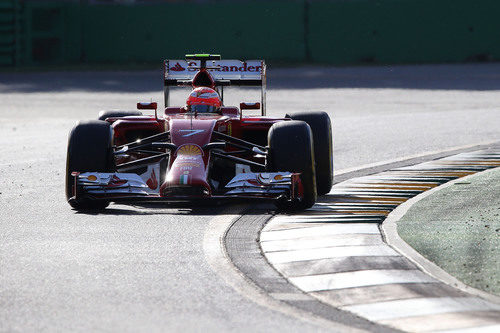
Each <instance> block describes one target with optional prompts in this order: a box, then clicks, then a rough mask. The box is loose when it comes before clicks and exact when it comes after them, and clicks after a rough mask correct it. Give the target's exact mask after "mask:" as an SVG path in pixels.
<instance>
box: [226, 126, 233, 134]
mask: <svg viewBox="0 0 500 333" xmlns="http://www.w3.org/2000/svg"><path fill="white" fill-rule="evenodd" d="M227 135H229V136H231V135H233V126H232V125H231V123H229V124H227Z"/></svg>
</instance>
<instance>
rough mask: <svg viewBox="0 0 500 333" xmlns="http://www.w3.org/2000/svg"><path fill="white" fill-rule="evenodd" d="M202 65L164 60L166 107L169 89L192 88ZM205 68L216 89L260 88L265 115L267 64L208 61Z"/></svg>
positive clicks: (199, 63)
mask: <svg viewBox="0 0 500 333" xmlns="http://www.w3.org/2000/svg"><path fill="white" fill-rule="evenodd" d="M200 66H201V61H200V60H176V59H174V60H171V59H169V60H165V62H164V96H165V107H167V106H169V92H170V87H172V86H174V87H182V86H191V84H192V80H193V78H194V76H195V75H196V73H197V72H198V71H199V68H200ZM206 69H207V71H209V72H210V75H212V78H213V79H214V81H215V86H216V87H221V88H220V90H221V97H223V94H222V89H223V87H224V86H247V87H261V106H262V107H261V113H262V115H265V114H266V64H265V62H264V61H263V60H246V61H240V60H207V61H206Z"/></svg>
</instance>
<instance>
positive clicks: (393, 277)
mask: <svg viewBox="0 0 500 333" xmlns="http://www.w3.org/2000/svg"><path fill="white" fill-rule="evenodd" d="M289 280H290V282H292V283H293V284H294V285H296V286H297V287H298V288H300V289H302V290H304V291H306V292H311V291H320V290H334V289H345V288H356V287H366V286H375V285H382V284H394V283H431V282H436V280H434V279H433V278H431V277H429V276H428V275H426V274H424V273H422V272H421V271H419V270H396V269H382V270H366V271H354V272H344V273H333V274H322V275H311V276H301V277H291V278H289Z"/></svg>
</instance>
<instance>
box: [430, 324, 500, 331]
mask: <svg viewBox="0 0 500 333" xmlns="http://www.w3.org/2000/svg"><path fill="white" fill-rule="evenodd" d="M498 332H500V325H490V326H476V327H469V328H462V329H456V330H446V331H434V333H498Z"/></svg>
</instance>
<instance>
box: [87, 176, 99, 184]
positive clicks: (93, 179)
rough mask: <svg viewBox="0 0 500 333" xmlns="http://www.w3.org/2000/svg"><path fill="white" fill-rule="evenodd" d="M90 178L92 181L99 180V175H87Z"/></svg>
mask: <svg viewBox="0 0 500 333" xmlns="http://www.w3.org/2000/svg"><path fill="white" fill-rule="evenodd" d="M87 179H88V180H90V181H91V182H95V181H96V180H97V177H96V176H95V175H90V176H88V177H87Z"/></svg>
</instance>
